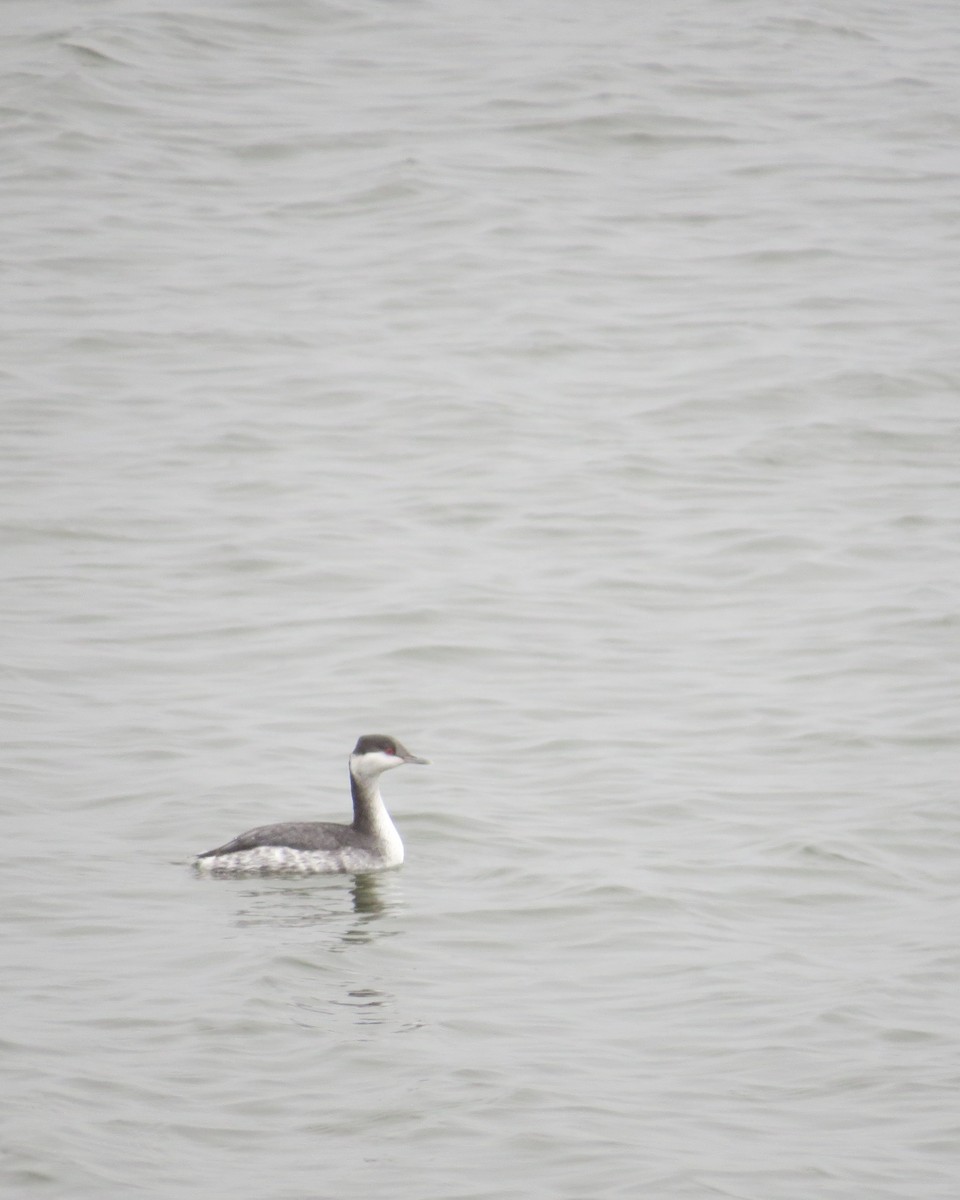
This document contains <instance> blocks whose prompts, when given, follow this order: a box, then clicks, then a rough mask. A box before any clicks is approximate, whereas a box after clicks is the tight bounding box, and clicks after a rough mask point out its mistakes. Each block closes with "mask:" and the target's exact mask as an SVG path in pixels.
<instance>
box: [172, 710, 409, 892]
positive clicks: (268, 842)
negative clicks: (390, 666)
mask: <svg viewBox="0 0 960 1200" xmlns="http://www.w3.org/2000/svg"><path fill="white" fill-rule="evenodd" d="M429 762H430V760H429V759H427V758H420V757H419V756H418V755H416V754H411V753H410V751H409V750H407V749H406V748H405V747H404V746H402V745H401V744H400V743H399V742H398V741H397V739H396V738H393V737H387V736H386V735H384V734H380V733H367V734H364V735H363V736H362V737H360V738H359V739H358V741H357V744H356V746H354V748H353V752H352V753H351V755H350V759H349V765H350V794H351V796H352V797H353V820H352V821H351V823H350V824H349V825H338V824H334V823H332V822H328V821H282V822H280V823H279V824H275V825H260V826H258V827H257V828H256V829H248V830H247V832H246V833H241V834H239V835H238V836H237V837H235V838H234V839H233V840H232V841H229V842H226V843H224V845H222V846H218V847H217V848H216V849H215V850H205V851H204V852H203V854H199V855H197V857H196V858H195V859H194V860H193V865H194V868H195V869H196V870H197V871H198V872H200V873H202V874H210V875H322V874H333V873H336V872H344V871H350V872H356V873H363V872H367V871H382V870H384V869H385V868H387V867H399V866H400V864H401V863H402V862H403V842H402V841H401V840H400V834H399V833H398V832H397V828H396V826H395V825H394V823H393V821H392V820H391V819H390V814H389V813H388V812H387V808H386V805H385V804H384V803H383V798H382V797H381V795H380V776H381V775H382V774H383V773H384V771H391V770H393V768H394V767H402V766H404V765H405V764H406V763H416V764H419V765H421V766H428V765H429Z"/></svg>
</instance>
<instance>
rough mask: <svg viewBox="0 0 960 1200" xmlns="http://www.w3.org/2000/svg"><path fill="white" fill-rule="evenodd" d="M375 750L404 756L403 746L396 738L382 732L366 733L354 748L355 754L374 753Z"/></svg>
mask: <svg viewBox="0 0 960 1200" xmlns="http://www.w3.org/2000/svg"><path fill="white" fill-rule="evenodd" d="M375 750H382V751H383V752H384V754H395V755H397V757H402V751H403V747H402V746H400V745H399V744H398V743H397V741H396V739H395V738H390V737H384V735H383V734H382V733H365V734H364V735H363V737H361V738H358V740H357V744H356V745H355V746H354V748H353V752H354V754H372V753H373V752H374V751H375ZM398 752H399V753H398Z"/></svg>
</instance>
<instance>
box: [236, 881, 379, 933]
mask: <svg viewBox="0 0 960 1200" xmlns="http://www.w3.org/2000/svg"><path fill="white" fill-rule="evenodd" d="M347 882H349V890H346V889H345V888H344V884H345V883H347ZM241 894H242V897H243V901H244V903H243V906H242V907H241V908H239V909H238V911H237V924H238V925H239V926H240V927H241V928H243V927H246V926H251V925H276V926H279V927H282V928H286V929H291V928H303V927H307V926H314V927H322V928H325V929H327V930H329V931H330V932H335V933H336V937H337V941H338V942H340V943H342V944H347V945H350V944H354V945H355V944H357V943H360V942H369V941H372V940H373V939H374V938H375V937H382V936H385V935H386V933H387V932H388V931H387V930H386V929H385V928H380V929H378V928H377V925H378V923H379V922H380V921H381V920H382V919H383V918H384V917H385V916H387V915H389V914H390V912H392V911H393V910H395V909H397V908H398V907H399V906H400V902H401V896H400V888H399V883H398V881H397V879H396V877H395V876H390V877H385V876H383V875H373V874H368V875H339V876H326V877H324V878H323V880H322V881H321V880H317V881H311V882H310V883H300V882H297V883H292V882H291V881H290V880H279V879H271V880H269V881H264V882H263V883H262V884H260V885H259V886H257V887H255V888H252V887H249V886H247V887H244V888H243V891H242V893H241ZM348 897H349V900H348Z"/></svg>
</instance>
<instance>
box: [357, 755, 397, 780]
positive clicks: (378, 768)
mask: <svg viewBox="0 0 960 1200" xmlns="http://www.w3.org/2000/svg"><path fill="white" fill-rule="evenodd" d="M350 765H351V766H352V768H353V772H354V774H355V775H359V776H360V778H361V779H370V778H372V777H373V776H374V775H382V774H383V772H384V771H389V770H390V769H391V768H392V767H400V766H402V765H403V759H402V758H397V756H396V755H395V754H386V753H384V751H383V750H377V751H375V752H374V753H373V754H357V755H354V756H353V758H352V760H351V764H350Z"/></svg>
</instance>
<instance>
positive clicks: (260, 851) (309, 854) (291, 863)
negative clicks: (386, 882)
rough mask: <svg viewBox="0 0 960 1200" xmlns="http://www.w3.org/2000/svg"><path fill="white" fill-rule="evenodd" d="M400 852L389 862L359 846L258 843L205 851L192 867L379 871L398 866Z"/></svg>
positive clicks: (239, 871) (231, 871)
mask: <svg viewBox="0 0 960 1200" xmlns="http://www.w3.org/2000/svg"><path fill="white" fill-rule="evenodd" d="M401 862H403V853H402V851H401V853H400V856H399V857H398V858H396V859H395V860H393V861H391V860H389V859H388V858H386V857H385V856H384V855H377V854H374V853H372V852H370V851H367V850H363V849H360V848H358V847H352V846H344V847H343V848H342V849H341V850H339V851H315V850H314V851H311V850H293V849H291V848H290V847H289V846H257V847H255V848H254V849H252V850H240V851H237V852H235V853H233V854H208V855H204V856H201V857H199V858H197V859H196V861H195V863H194V867H195V868H196V870H197V871H199V872H200V873H201V874H207V875H327V874H335V873H337V872H339V871H358V872H363V871H382V870H385V869H386V868H388V867H395V866H399V865H400V863H401Z"/></svg>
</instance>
